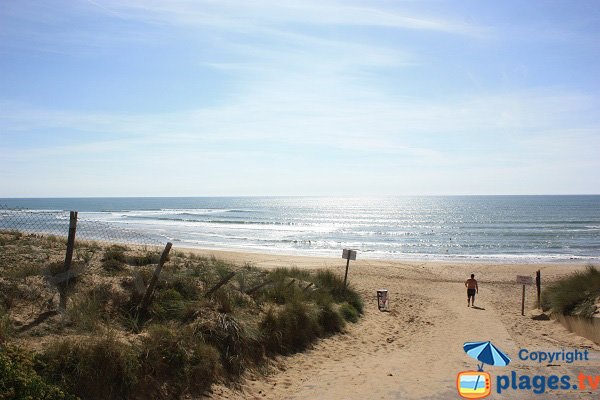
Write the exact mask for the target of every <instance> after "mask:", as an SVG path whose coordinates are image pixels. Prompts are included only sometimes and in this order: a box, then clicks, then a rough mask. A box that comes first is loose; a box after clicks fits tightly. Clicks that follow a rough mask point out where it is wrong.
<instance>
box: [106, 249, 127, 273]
mask: <svg viewBox="0 0 600 400" xmlns="http://www.w3.org/2000/svg"><path fill="white" fill-rule="evenodd" d="M125 250H127V249H126V248H125V247H123V246H110V247H108V248H107V249H106V250H104V255H103V257H102V268H104V270H105V271H108V272H116V271H122V270H124V269H125V263H126V262H127V258H126V257H125Z"/></svg>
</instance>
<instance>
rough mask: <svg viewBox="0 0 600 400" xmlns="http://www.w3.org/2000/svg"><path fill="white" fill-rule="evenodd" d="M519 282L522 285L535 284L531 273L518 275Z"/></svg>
mask: <svg viewBox="0 0 600 400" xmlns="http://www.w3.org/2000/svg"><path fill="white" fill-rule="evenodd" d="M517 283H518V284H520V285H533V278H532V277H531V276H529V275H517Z"/></svg>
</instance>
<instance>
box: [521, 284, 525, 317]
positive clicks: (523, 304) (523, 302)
mask: <svg viewBox="0 0 600 400" xmlns="http://www.w3.org/2000/svg"><path fill="white" fill-rule="evenodd" d="M521 315H525V285H523V297H522V298H521Z"/></svg>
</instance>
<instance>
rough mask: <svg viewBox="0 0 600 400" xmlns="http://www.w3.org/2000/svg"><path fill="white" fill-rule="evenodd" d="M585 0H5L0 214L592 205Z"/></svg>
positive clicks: (591, 94) (593, 117)
mask: <svg viewBox="0 0 600 400" xmlns="http://www.w3.org/2000/svg"><path fill="white" fill-rule="evenodd" d="M598 71H600V3H598V2H597V1H572V0H569V1H501V2H500V1H478V0H475V1H427V0H423V1H398V0H396V1H378V0H364V1H363V0H358V1H351V0H348V1H330V0H318V1H312V0H298V1H296V0H290V1H286V0H263V1H251V0H196V1H180V0H170V1H155V0H131V1H116V0H106V1H103V0H87V1H86V0H80V1H74V0H73V1H53V0H47V1H37V0H36V1H28V0H0V197H71V196H74V197H83V196H237V195H250V196H260V195H322V196H327V195H335V196H380V195H455V194H456V195H458V194H597V193H600V190H599V188H600V173H599V171H600V157H599V156H600V154H599V153H600V112H599V110H600V79H599V76H600V75H599V73H598Z"/></svg>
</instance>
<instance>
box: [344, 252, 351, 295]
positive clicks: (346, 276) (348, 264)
mask: <svg viewBox="0 0 600 400" xmlns="http://www.w3.org/2000/svg"><path fill="white" fill-rule="evenodd" d="M349 266H350V257H348V259H347V260H346V273H345V274H344V290H346V282H347V281H348V267H349Z"/></svg>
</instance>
